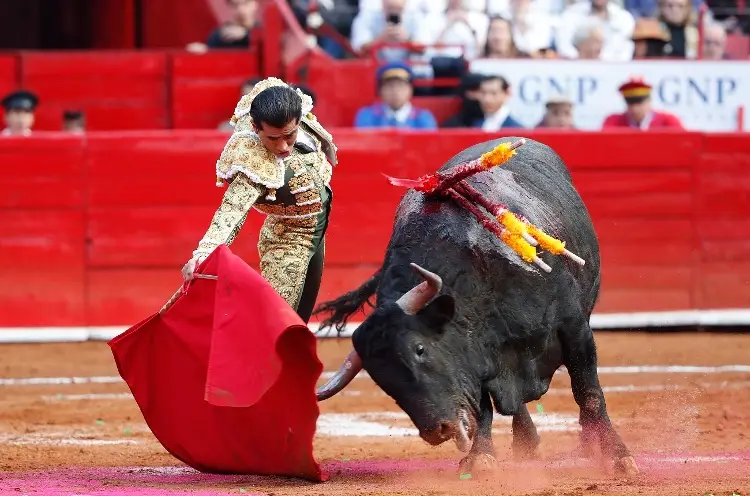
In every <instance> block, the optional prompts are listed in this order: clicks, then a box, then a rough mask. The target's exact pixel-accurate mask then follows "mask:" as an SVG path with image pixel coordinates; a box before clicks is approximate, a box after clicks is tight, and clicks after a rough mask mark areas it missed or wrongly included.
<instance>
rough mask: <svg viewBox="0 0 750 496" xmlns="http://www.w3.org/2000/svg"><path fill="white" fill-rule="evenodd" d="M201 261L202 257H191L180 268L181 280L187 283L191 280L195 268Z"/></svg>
mask: <svg viewBox="0 0 750 496" xmlns="http://www.w3.org/2000/svg"><path fill="white" fill-rule="evenodd" d="M202 261H203V257H193V258H191V259H190V260H189V261H188V263H186V264H185V265H184V266H183V267H182V278H183V279H184V280H185V281H189V280H191V279H192V278H193V273H194V272H195V268H196V267H197V266H198V264H199V263H201V262H202Z"/></svg>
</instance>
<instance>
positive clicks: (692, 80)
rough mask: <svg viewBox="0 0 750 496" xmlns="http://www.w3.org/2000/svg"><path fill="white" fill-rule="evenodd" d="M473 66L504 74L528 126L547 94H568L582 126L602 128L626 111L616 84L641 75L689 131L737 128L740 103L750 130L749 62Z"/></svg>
mask: <svg viewBox="0 0 750 496" xmlns="http://www.w3.org/2000/svg"><path fill="white" fill-rule="evenodd" d="M470 70H471V71H472V72H477V73H480V74H498V75H501V76H503V77H505V78H506V79H507V80H508V81H509V82H510V84H511V93H512V98H511V100H510V107H511V113H512V115H513V116H514V117H515V118H516V119H517V120H519V121H521V122H522V123H523V124H524V125H525V126H528V127H534V126H536V125H537V124H538V123H539V121H540V120H541V118H542V115H543V113H544V103H545V101H546V99H547V98H548V96H550V95H553V94H565V95H566V96H568V97H569V98H570V99H572V100H573V101H574V103H575V107H574V119H575V125H576V127H577V128H579V129H584V130H595V129H601V124H602V122H603V121H604V118H605V117H606V116H607V115H609V114H611V113H615V112H624V111H625V103H624V101H623V99H622V96H621V95H620V93H619V92H618V91H617V88H618V87H619V86H620V85H621V84H622V83H624V82H625V81H627V80H628V78H630V77H631V76H640V77H643V78H644V79H645V80H646V81H647V82H648V83H649V84H651V85H652V86H653V90H652V95H651V98H652V101H653V106H654V109H656V110H664V111H668V112H671V113H673V114H675V115H677V116H678V117H679V118H680V119H681V120H682V123H683V125H684V126H685V127H686V128H688V129H691V130H696V131H735V130H736V129H737V116H738V108H739V107H740V106H744V108H745V114H746V115H745V116H744V119H743V120H744V127H743V128H744V129H746V130H748V129H750V127H748V124H750V121H749V120H748V119H749V117H748V116H747V113H748V111H750V62H745V61H716V62H713V61H711V62H709V61H658V62H657V61H631V62H626V63H619V62H602V61H597V60H529V59H515V60H513V59H511V60H494V59H477V60H474V61H472V62H471V64H470Z"/></svg>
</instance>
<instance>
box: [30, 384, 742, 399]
mask: <svg viewBox="0 0 750 496" xmlns="http://www.w3.org/2000/svg"><path fill="white" fill-rule="evenodd" d="M695 387H700V388H703V389H746V388H750V381H731V382H730V381H722V382H713V383H711V382H699V383H693V384H689V385H678V384H654V385H635V384H626V385H620V386H602V391H603V392H604V394H616V393H652V392H654V393H658V392H664V391H683V390H687V389H694V388H695ZM570 394H571V392H570V388H550V389H548V390H547V392H546V393H545V396H546V395H553V396H561V395H570ZM339 395H341V396H363V395H364V392H363V391H361V390H359V389H345V390H343V391H342V392H340V393H339ZM367 395H372V396H385V393H383V392H382V391H381V390H379V389H376V390H373V391H370V392H367ZM40 398H41V399H42V400H43V401H48V402H54V401H105V400H132V399H133V395H132V394H130V393H88V394H48V395H42V396H41V397H40Z"/></svg>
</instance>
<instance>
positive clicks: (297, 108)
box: [250, 86, 302, 128]
mask: <svg viewBox="0 0 750 496" xmlns="http://www.w3.org/2000/svg"><path fill="white" fill-rule="evenodd" d="M250 117H252V118H253V122H254V123H255V125H256V126H258V127H260V128H262V127H263V123H266V124H268V125H270V126H273V127H284V126H286V125H287V124H289V123H290V122H292V121H299V120H300V118H302V99H301V98H300V97H299V95H298V94H297V93H296V92H295V91H294V90H293V89H292V88H289V87H287V86H271V87H270V88H266V89H265V90H263V91H261V92H260V93H258V95H257V96H256V97H255V98H254V99H253V103H252V105H250Z"/></svg>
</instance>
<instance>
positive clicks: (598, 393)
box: [561, 322, 638, 475]
mask: <svg viewBox="0 0 750 496" xmlns="http://www.w3.org/2000/svg"><path fill="white" fill-rule="evenodd" d="M564 332H566V335H565V336H564V337H563V339H562V340H561V341H562V343H563V362H564V363H565V367H567V369H568V374H570V384H571V389H572V390H573V398H574V399H575V401H576V403H577V404H578V407H579V408H580V420H579V422H580V424H581V442H582V444H583V448H584V451H585V452H590V451H591V448H592V447H593V446H592V443H594V442H595V441H596V439H597V438H598V440H599V447H600V449H601V453H602V455H603V456H605V457H606V458H609V459H611V460H612V461H614V465H615V469H616V470H618V471H619V472H622V473H624V474H626V475H636V474H637V473H638V467H637V465H636V463H635V459H634V458H633V455H632V454H631V453H630V450H629V449H628V447H627V446H625V443H623V441H622V439H620V436H619V434H618V433H617V431H616V430H615V428H614V426H613V425H612V422H611V421H610V419H609V414H608V413H607V405H606V402H605V401H604V392H603V391H602V387H601V385H600V384H599V374H598V372H597V359H596V344H595V342H594V333H593V332H592V331H591V328H590V327H589V324H588V322H582V323H581V324H580V327H579V328H578V329H575V328H571V329H567V330H565V331H564Z"/></svg>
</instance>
